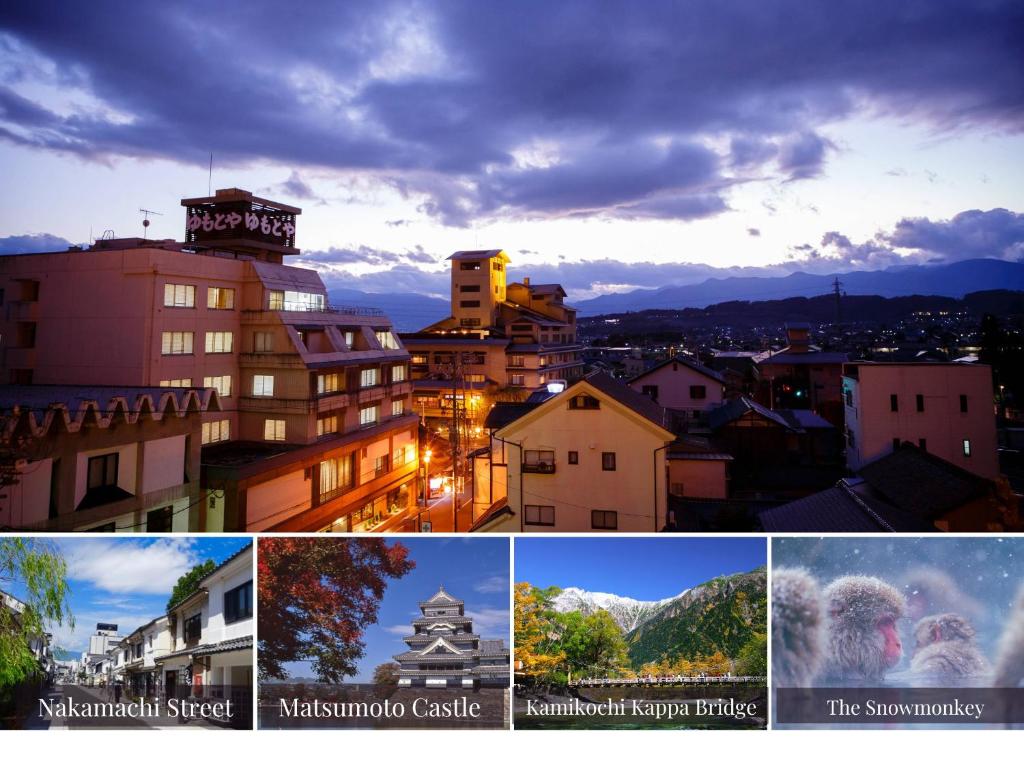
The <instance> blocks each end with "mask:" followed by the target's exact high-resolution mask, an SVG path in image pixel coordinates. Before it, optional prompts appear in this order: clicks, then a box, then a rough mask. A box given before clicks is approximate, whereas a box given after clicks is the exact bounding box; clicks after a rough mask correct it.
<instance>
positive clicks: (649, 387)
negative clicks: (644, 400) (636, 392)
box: [640, 384, 658, 402]
mask: <svg viewBox="0 0 1024 768" xmlns="http://www.w3.org/2000/svg"><path fill="white" fill-rule="evenodd" d="M640 392H641V394H644V395H647V397H649V398H651V400H653V401H654V402H658V385H657V384H644V385H643V386H642V387H640Z"/></svg>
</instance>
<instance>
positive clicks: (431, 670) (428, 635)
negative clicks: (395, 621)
mask: <svg viewBox="0 0 1024 768" xmlns="http://www.w3.org/2000/svg"><path fill="white" fill-rule="evenodd" d="M420 611H421V612H422V613H423V615H422V616H420V617H418V618H416V619H413V622H412V626H413V634H412V635H410V636H408V637H406V638H404V640H405V642H406V643H407V644H408V646H409V650H408V651H406V652H405V653H401V654H399V655H397V656H395V660H396V661H397V662H398V663H399V664H400V665H401V670H400V671H399V680H398V684H399V686H401V687H427V688H474V689H475V688H481V687H485V688H490V687H507V686H508V684H509V650H508V648H506V647H505V641H504V640H481V639H480V636H479V635H477V634H474V632H473V619H472V617H470V616H466V614H465V603H464V602H463V601H462V600H459V599H458V598H455V597H452V596H451V595H449V594H448V593H447V592H445V590H444V587H443V586H442V587H441V588H440V589H438V591H437V594H435V595H434V596H433V597H431V598H430V599H429V600H427V601H426V602H424V603H420Z"/></svg>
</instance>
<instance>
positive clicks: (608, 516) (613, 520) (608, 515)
mask: <svg viewBox="0 0 1024 768" xmlns="http://www.w3.org/2000/svg"><path fill="white" fill-rule="evenodd" d="M590 527H591V528H593V529H594V530H597V531H615V530H618V528H619V513H618V512H614V511H612V510H609V509H592V510H590Z"/></svg>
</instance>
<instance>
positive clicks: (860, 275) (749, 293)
mask: <svg viewBox="0 0 1024 768" xmlns="http://www.w3.org/2000/svg"><path fill="white" fill-rule="evenodd" d="M836 277H838V278H839V280H840V282H841V283H842V289H843V291H844V292H845V293H847V294H849V295H851V296H854V295H867V296H881V297H883V298H891V297H896V296H910V295H913V294H919V295H922V294H923V295H932V296H947V297H953V298H960V297H962V296H964V295H965V294H968V293H972V292H976V291H985V290H992V289H997V288H1002V289H1007V290H1017V291H1020V290H1024V263H1020V262H1010V261H1000V260H998V259H970V260H967V261H958V262H955V263H953V264H936V265H927V266H918V265H914V266H907V267H890V268H889V269H885V270H880V271H875V272H839V273H833V274H828V275H812V274H808V273H807V272H794V273H792V274H790V275H786V276H785V277H726V278H717V277H716V278H709V279H707V280H704V281H702V282H700V283H694V284H692V285H669V286H666V287H664V288H657V289H641V290H636V291H629V292H627V293H610V294H607V295H605V296H598V297H597V298H594V299H584V300H582V301H576V300H574V299H573V298H572V295H571V294H572V291H571V289H570V291H569V293H570V296H569V303H570V304H572V305H573V306H574V307H576V308H577V309H578V310H579V313H580V316H581V317H584V316H594V315H607V314H616V313H621V312H638V311H642V310H645V309H686V308H704V307H708V306H710V305H712V304H720V303H723V302H730V301H767V300H772V299H789V298H794V297H801V296H803V297H810V296H822V295H823V294H828V293H830V292H831V291H832V281H833V280H834V279H835V278H836ZM328 300H329V301H330V302H331V303H332V304H334V305H338V306H353V305H354V306H364V307H376V308H378V309H381V310H383V311H384V313H385V314H386V315H387V316H388V317H389V318H391V321H392V323H394V325H395V328H396V329H398V330H399V331H404V332H410V331H418V330H420V329H421V328H423V327H425V326H427V325H430V324H431V323H436V322H437V321H438V320H443V319H444V318H446V317H448V316H449V315H450V313H451V306H450V304H449V302H447V301H445V300H444V299H439V298H436V297H434V296H424V295H421V294H417V293H365V292H363V291H357V290H353V289H350V288H332V289H330V290H329V291H328Z"/></svg>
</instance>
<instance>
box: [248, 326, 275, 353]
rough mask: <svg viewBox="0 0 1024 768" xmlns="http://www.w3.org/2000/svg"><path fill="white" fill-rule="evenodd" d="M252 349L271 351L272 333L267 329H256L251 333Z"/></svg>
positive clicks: (255, 350)
mask: <svg viewBox="0 0 1024 768" xmlns="http://www.w3.org/2000/svg"><path fill="white" fill-rule="evenodd" d="M252 351H253V352H273V351H274V334H272V333H270V332H269V331H256V333H254V334H253V335H252Z"/></svg>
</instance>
